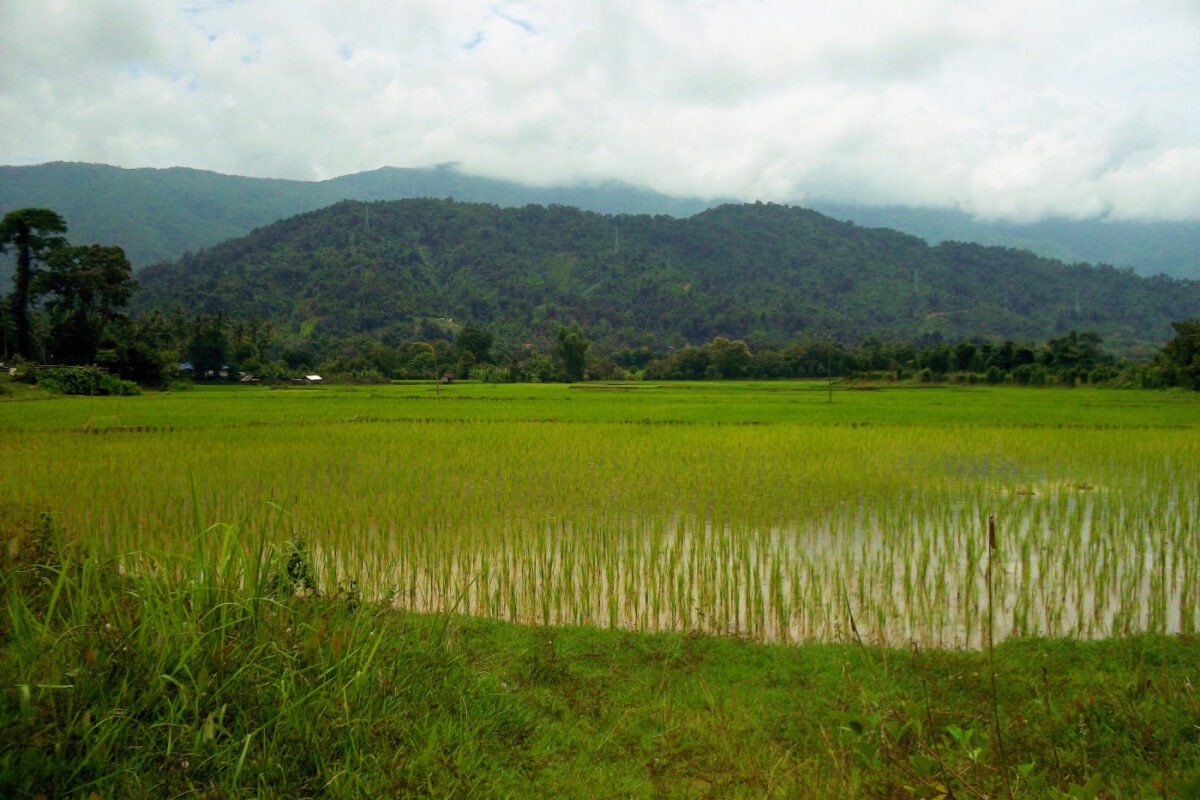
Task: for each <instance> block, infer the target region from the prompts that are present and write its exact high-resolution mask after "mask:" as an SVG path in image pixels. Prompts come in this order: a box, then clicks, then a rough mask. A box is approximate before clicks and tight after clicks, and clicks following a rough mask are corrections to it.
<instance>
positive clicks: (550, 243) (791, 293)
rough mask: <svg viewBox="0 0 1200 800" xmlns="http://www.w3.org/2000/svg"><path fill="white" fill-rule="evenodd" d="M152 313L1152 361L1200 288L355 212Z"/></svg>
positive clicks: (1191, 311)
mask: <svg viewBox="0 0 1200 800" xmlns="http://www.w3.org/2000/svg"><path fill="white" fill-rule="evenodd" d="M141 281H142V285H143V289H144V290H143V292H142V294H141V296H140V297H139V298H138V300H137V304H138V307H139V308H140V309H142V310H148V309H152V308H158V309H160V310H163V311H169V310H170V309H172V308H175V307H182V308H184V309H186V310H188V311H199V312H204V313H224V314H227V315H230V316H232V317H235V318H251V317H254V318H259V319H266V320H271V321H273V322H275V323H276V324H277V325H278V326H279V328H280V330H281V331H285V332H288V333H289V335H292V336H298V337H304V336H332V337H334V338H344V337H347V336H355V335H367V336H371V337H374V338H377V339H381V340H388V339H394V340H401V339H404V338H410V337H414V336H423V335H427V333H428V331H424V330H423V329H422V326H423V325H427V324H428V323H429V322H430V320H439V319H446V318H453V319H456V320H459V321H460V322H469V323H473V324H478V325H480V326H482V327H486V328H488V329H489V330H492V331H494V332H495V333H496V334H497V336H498V337H499V338H501V339H504V340H507V341H529V340H538V341H542V342H546V341H549V340H551V339H552V338H553V336H554V333H555V330H556V328H557V326H558V325H559V324H566V323H570V322H575V321H577V322H579V323H580V324H581V325H582V326H583V328H584V330H585V331H586V332H587V333H588V335H589V336H590V337H591V338H592V339H593V340H594V341H596V342H597V343H599V344H601V345H602V346H604V347H606V348H607V349H610V350H615V349H620V348H624V347H639V346H645V347H654V348H659V349H664V348H670V347H677V346H683V345H687V344H698V343H702V342H705V341H708V340H711V339H712V338H714V337H716V336H726V337H729V338H742V339H747V340H750V341H753V342H756V343H760V344H762V343H778V342H784V341H790V340H794V339H796V338H797V337H824V336H834V337H837V338H839V339H842V340H845V341H857V340H859V339H861V338H863V337H865V336H871V335H873V336H879V337H883V338H895V339H904V340H908V341H931V340H943V341H956V340H958V339H960V338H967V337H983V338H994V339H1003V338H1011V339H1015V340H1025V341H1042V340H1045V339H1047V338H1049V337H1050V336H1055V335H1061V334H1062V333H1065V332H1066V331H1068V330H1071V329H1075V330H1095V331H1097V332H1098V333H1099V334H1100V335H1101V336H1103V337H1104V339H1105V340H1107V341H1108V342H1109V343H1110V344H1111V345H1112V346H1114V348H1115V349H1117V350H1120V351H1123V352H1127V353H1138V352H1141V353H1146V352H1149V351H1150V350H1151V349H1153V347H1156V346H1158V345H1160V344H1161V342H1162V341H1165V339H1166V338H1168V337H1169V335H1170V332H1171V329H1170V324H1169V323H1170V322H1171V320H1173V319H1182V318H1184V317H1187V316H1194V315H1195V311H1196V309H1197V308H1200V283H1198V282H1195V281H1188V280H1180V279H1172V278H1167V277H1165V276H1160V277H1155V278H1145V277H1140V276H1137V275H1135V274H1134V273H1133V272H1132V271H1131V270H1127V269H1125V270H1122V269H1116V268H1114V267H1110V266H1103V265H1101V266H1091V265H1086V264H1064V263H1062V262H1058V261H1054V260H1050V259H1044V258H1040V257H1038V256H1035V255H1033V254H1031V253H1028V252H1025V251H1020V250H1015V249H1012V248H999V247H984V246H981V245H975V244H964V243H943V244H941V245H937V246H930V245H928V244H927V243H926V242H924V241H923V240H921V239H920V238H918V237H915V236H911V235H908V234H904V233H900V232H897V231H892V230H888V229H881V228H864V227H861V226H858V225H855V224H854V223H852V222H847V221H839V220H836V219H833V218H831V217H828V216H826V215H823V214H820V213H819V212H816V211H813V210H811V209H804V208H800V207H795V206H786V205H779V204H771V203H766V204H764V203H755V204H724V205H721V206H717V207H714V208H711V209H707V210H705V211H702V212H700V213H698V214H695V215H692V216H691V217H687V218H676V217H671V216H667V215H653V216H652V215H629V214H616V215H606V214H600V213H598V212H592V211H585V210H580V209H578V208H575V207H570V206H563V205H550V206H541V205H527V206H521V207H502V206H499V205H495V204H482V203H466V202H463V201H451V200H435V199H428V198H426V199H409V200H399V201H372V202H362V201H349V200H347V201H341V202H339V203H336V204H334V205H333V206H329V207H326V208H323V209H319V210H316V211H311V212H306V213H304V214H300V215H297V216H295V217H291V218H288V219H286V220H281V221H279V222H276V223H272V224H271V225H268V226H265V227H262V228H259V229H257V230H255V231H254V232H252V233H251V234H249V235H247V236H244V237H241V238H238V239H232V240H228V241H226V242H224V243H222V244H220V245H217V246H215V247H213V248H210V249H208V250H205V251H202V252H200V253H196V254H192V255H189V256H187V257H185V258H183V259H181V260H180V261H178V262H175V263H173V264H167V263H163V264H158V265H155V266H152V267H148V268H146V269H145V270H143V271H142V273H141Z"/></svg>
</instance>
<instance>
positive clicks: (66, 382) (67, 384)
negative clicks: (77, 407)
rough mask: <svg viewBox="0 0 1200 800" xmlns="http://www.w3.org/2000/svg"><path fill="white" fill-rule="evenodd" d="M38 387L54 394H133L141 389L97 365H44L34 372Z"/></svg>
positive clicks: (139, 392)
mask: <svg viewBox="0 0 1200 800" xmlns="http://www.w3.org/2000/svg"><path fill="white" fill-rule="evenodd" d="M34 381H35V382H36V383H37V385H38V386H39V387H41V388H42V389H45V390H46V391H48V392H54V393H55V394H79V395H104V394H111V395H134V394H141V393H142V390H141V389H139V388H138V385H137V384H136V383H134V382H133V381H124V380H121V379H120V378H119V377H117V376H116V375H110V374H109V373H107V372H105V371H104V370H102V369H100V368H99V367H46V368H44V369H39V370H37V372H36V373H34Z"/></svg>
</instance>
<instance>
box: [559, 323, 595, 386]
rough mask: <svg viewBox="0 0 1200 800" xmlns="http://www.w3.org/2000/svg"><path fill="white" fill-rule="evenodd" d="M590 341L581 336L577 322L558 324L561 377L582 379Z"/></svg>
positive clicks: (566, 379) (570, 379) (581, 332)
mask: <svg viewBox="0 0 1200 800" xmlns="http://www.w3.org/2000/svg"><path fill="white" fill-rule="evenodd" d="M590 346H591V342H589V341H588V340H587V339H585V338H584V337H583V331H582V330H580V328H579V323H572V325H571V326H570V327H569V328H568V327H567V326H566V325H559V326H558V347H557V348H556V350H557V355H558V359H559V363H560V364H561V365H562V377H563V380H565V381H581V380H583V372H584V369H585V368H586V367H587V351H588V347H590Z"/></svg>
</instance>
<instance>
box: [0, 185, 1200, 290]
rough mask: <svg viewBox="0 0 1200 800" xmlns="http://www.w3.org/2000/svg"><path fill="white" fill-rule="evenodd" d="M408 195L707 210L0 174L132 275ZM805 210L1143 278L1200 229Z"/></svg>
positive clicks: (396, 189) (693, 209) (493, 195)
mask: <svg viewBox="0 0 1200 800" xmlns="http://www.w3.org/2000/svg"><path fill="white" fill-rule="evenodd" d="M414 197H437V198H454V199H457V200H464V201H470V202H486V203H495V204H497V205H501V206H523V205H527V204H530V203H539V204H542V205H550V204H558V205H568V206H576V207H578V208H583V209H588V210H591V211H599V212H602V213H626V214H669V215H671V216H675V217H686V216H689V215H691V214H695V213H697V212H699V211H702V210H704V209H705V208H707V207H709V206H710V205H712V204H709V203H705V202H702V201H700V200H694V199H679V198H672V197H668V196H666V195H662V194H658V193H655V192H651V191H646V190H641V189H636V188H633V187H630V186H626V185H622V184H606V185H591V186H586V185H585V186H576V187H537V186H527V185H523V184H519V183H513V182H509V181H500V180H492V179H488V178H480V177H475V176H471V175H466V174H464V173H463V172H461V171H460V170H458V169H457V168H456V167H454V166H453V165H443V166H441V167H434V168H428V169H397V168H391V167H387V168H383V169H378V170H374V171H371V172H362V173H358V174H354V175H346V176H343V177H340V178H334V179H332V180H327V181H315V182H308V181H286V180H266V179H260V178H243V177H237V176H232V175H220V174H217V173H214V172H205V171H202V170H195V169H184V168H172V169H120V168H118V167H111V166H104V165H100V164H68V163H53V164H42V165H38V166H28V167H3V166H0V215H2V214H3V213H5V212H7V211H10V210H13V209H16V208H26V207H44V208H52V209H54V210H56V211H57V212H58V213H60V214H61V215H62V216H63V217H64V218H65V219H67V220H68V222H69V223H70V225H71V231H72V236H73V238H74V239H75V240H76V241H80V242H87V243H91V242H104V243H106V244H114V245H119V246H120V247H123V248H124V249H125V252H126V254H127V255H128V257H129V259H130V261H131V263H132V264H133V266H134V269H140V268H141V267H143V266H146V265H148V264H152V263H155V262H157V261H174V260H175V259H177V258H179V257H180V256H182V255H183V254H184V253H187V252H195V251H197V250H200V249H202V248H204V247H210V246H212V245H215V244H218V243H219V242H221V241H224V240H225V239H229V238H233V237H235V236H242V235H244V234H246V233H249V232H250V231H251V230H253V229H254V228H257V227H261V226H263V225H267V224H269V223H271V222H274V221H276V220H279V219H283V218H286V217H289V216H292V215H294V214H299V213H301V212H304V211H312V210H315V209H318V208H324V207H326V206H329V205H331V204H333V203H336V202H338V201H339V200H401V199H406V198H414ZM745 199H753V198H745ZM810 205H812V206H813V207H814V208H816V209H817V210H819V211H821V212H822V213H825V214H827V215H829V216H832V217H835V218H837V219H845V220H852V221H854V222H855V223H856V224H858V225H862V226H866V227H886V228H893V229H895V230H900V231H904V232H907V233H910V234H913V235H916V236H920V237H921V238H923V239H925V240H926V241H927V242H929V243H931V244H936V243H938V242H941V241H945V240H953V241H967V242H977V243H980V244H989V245H1000V246H1006V247H1017V248H1021V249H1027V250H1031V251H1033V252H1035V253H1038V254H1039V255H1042V256H1045V257H1048V258H1057V259H1061V260H1064V261H1068V262H1073V261H1088V262H1093V263H1105V264H1113V265H1116V266H1119V267H1133V268H1134V269H1135V270H1136V271H1138V272H1139V273H1141V274H1145V275H1154V274H1158V273H1165V274H1168V275H1173V276H1176V277H1190V278H1200V224H1198V223H1196V222H1135V221H1116V220H1064V219H1056V220H1047V221H1043V222H1038V223H1032V224H1020V225H1018V224H1010V223H1000V222H995V223H989V222H982V221H979V220H976V219H974V218H972V217H971V216H970V215H968V214H966V213H963V212H960V211H954V210H948V209H919V208H887V207H872V206H854V205H832V204H825V203H821V202H820V201H819V200H813V201H812V202H811V203H810ZM2 272H3V265H2V264H0V273H2ZM6 282H7V281H6Z"/></svg>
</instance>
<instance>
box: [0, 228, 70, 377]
mask: <svg viewBox="0 0 1200 800" xmlns="http://www.w3.org/2000/svg"><path fill="white" fill-rule="evenodd" d="M66 232H67V223H66V222H64V221H63V218H62V217H60V216H59V215H58V214H57V213H56V212H54V211H51V210H50V209H48V208H19V209H17V210H16V211H10V212H9V213H7V214H5V215H4V219H3V220H0V253H3V252H7V250H8V248H10V247H11V248H13V249H14V250H16V253H17V271H16V273H15V274H14V275H13V293H12V300H11V302H10V303H9V305H10V308H11V311H12V315H13V322H14V328H15V329H16V335H17V352H18V353H19V354H20V355H22V356H24V357H26V358H32V357H33V336H32V335H31V334H30V326H29V301H30V290H31V289H32V286H33V276H34V272H35V271H36V270H37V264H39V263H44V262H45V260H46V259H47V258H48V257H49V255H50V254H51V253H52V252H54V251H55V250H57V249H58V248H60V247H63V246H64V245H66V243H67V240H66V237H65V236H64V235H63V234H65V233H66Z"/></svg>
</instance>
